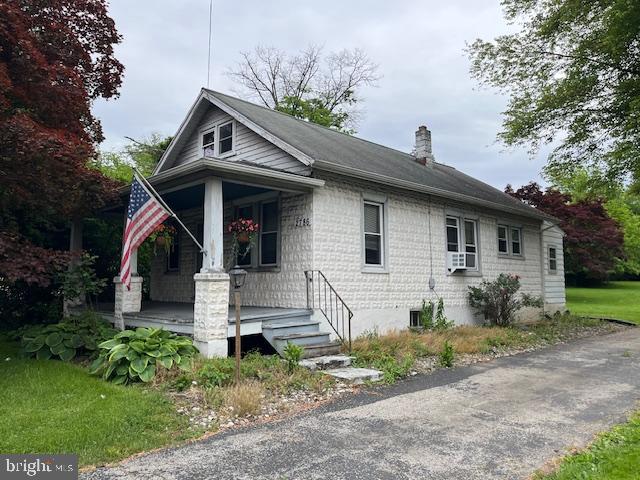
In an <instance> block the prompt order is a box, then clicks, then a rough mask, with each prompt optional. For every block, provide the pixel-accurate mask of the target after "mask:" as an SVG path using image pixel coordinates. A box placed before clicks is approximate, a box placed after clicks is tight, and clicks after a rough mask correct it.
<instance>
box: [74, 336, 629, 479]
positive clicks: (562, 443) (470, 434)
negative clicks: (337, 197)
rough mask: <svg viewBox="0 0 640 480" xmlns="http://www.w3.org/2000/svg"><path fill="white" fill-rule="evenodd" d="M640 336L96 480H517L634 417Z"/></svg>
mask: <svg viewBox="0 0 640 480" xmlns="http://www.w3.org/2000/svg"><path fill="white" fill-rule="evenodd" d="M639 372H640V328H636V329H628V330H625V331H622V332H620V333H616V334H612V335H606V336H601V337H595V338H590V339H586V340H581V341H578V342H574V343H571V344H568V345H560V346H556V347H552V348H549V349H546V350H542V351H538V352H534V353H530V354H525V355H519V356H515V357H510V358H502V359H499V360H496V361H494V362H490V363H485V364H482V365H477V366H471V367H464V368H459V369H454V370H442V371H439V372H436V373H435V374H433V375H429V376H417V377H413V378H412V379H410V380H407V381H405V382H402V383H400V384H398V385H396V386H394V387H388V388H375V389H371V390H370V391H367V392H363V393H361V394H359V395H356V396H352V397H350V398H347V399H343V400H341V401H339V402H336V403H334V404H332V405H330V406H326V407H322V408H320V409H317V410H314V411H312V412H309V413H306V414H303V415H299V416H295V417H293V418H289V419H287V420H283V421H280V422H278V423H272V424H267V425H261V426H256V427H251V428H247V429H244V430H236V431H233V432H228V433H225V434H221V435H217V436H214V437H211V438H209V439H207V440H204V441H201V442H198V443H195V444H191V445H187V446H183V447H179V448H174V449H169V450H164V451H160V452H156V453H152V454H149V455H145V456H142V457H139V458H136V459H132V460H130V461H126V462H124V463H122V464H120V465H118V466H117V467H114V468H105V469H98V470H96V471H94V472H90V473H87V474H85V475H83V476H82V478H85V479H92V480H98V479H116V478H117V479H181V480H185V479H325V478H331V479H380V478H389V479H457V478H459V479H465V480H470V479H483V480H486V479H494V478H495V479H512V478H513V479H516V478H526V477H527V476H528V475H529V474H530V473H532V472H533V471H534V470H535V469H536V468H538V467H539V466H541V465H542V464H543V463H544V462H545V461H547V460H548V459H550V458H552V457H554V456H557V455H559V454H562V453H563V452H564V451H565V448H567V447H569V446H582V445H585V444H586V443H588V442H589V441H590V439H591V438H592V436H593V435H594V434H595V433H596V432H598V431H601V430H604V429H606V428H608V427H609V426H610V425H612V424H614V423H618V422H620V421H623V420H624V419H625V413H626V412H628V411H629V410H631V409H633V408H634V407H635V406H636V405H637V404H636V402H637V401H638V400H640V373H639Z"/></svg>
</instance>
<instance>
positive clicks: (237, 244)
mask: <svg viewBox="0 0 640 480" xmlns="http://www.w3.org/2000/svg"><path fill="white" fill-rule="evenodd" d="M259 231H260V225H258V224H257V223H256V222H254V221H253V220H252V219H250V218H239V219H237V220H234V221H232V222H231V223H229V225H227V233H231V234H232V235H233V246H232V250H233V258H234V260H235V259H236V258H238V256H240V258H244V257H246V256H247V254H248V253H249V251H250V250H251V247H253V245H254V244H255V240H256V236H257V234H258V232H259Z"/></svg>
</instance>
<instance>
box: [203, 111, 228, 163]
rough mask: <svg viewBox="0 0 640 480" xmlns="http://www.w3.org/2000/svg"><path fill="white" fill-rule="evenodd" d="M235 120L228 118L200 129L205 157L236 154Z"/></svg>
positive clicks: (221, 156) (222, 156)
mask: <svg viewBox="0 0 640 480" xmlns="http://www.w3.org/2000/svg"><path fill="white" fill-rule="evenodd" d="M235 130H236V126H235V121H234V120H226V121H224V122H221V123H218V124H216V125H212V126H208V127H206V128H205V129H203V130H201V131H200V148H201V151H202V156H203V157H217V158H224V157H228V156H230V155H234V154H235Z"/></svg>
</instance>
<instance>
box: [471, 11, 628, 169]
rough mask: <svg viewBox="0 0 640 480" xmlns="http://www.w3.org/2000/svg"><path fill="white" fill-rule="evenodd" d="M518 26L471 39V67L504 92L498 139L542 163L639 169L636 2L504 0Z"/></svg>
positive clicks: (507, 13) (481, 78)
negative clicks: (545, 156)
mask: <svg viewBox="0 0 640 480" xmlns="http://www.w3.org/2000/svg"><path fill="white" fill-rule="evenodd" d="M502 5H503V8H504V13H505V16H506V19H507V20H508V21H509V22H510V23H512V24H514V25H516V26H517V27H518V30H519V31H518V32H517V33H512V34H507V35H502V36H499V37H497V38H496V39H495V40H494V41H492V42H487V41H484V40H480V39H478V40H476V41H475V42H473V43H472V44H471V45H470V46H469V49H468V50H469V54H470V57H471V60H472V65H471V73H472V75H473V76H474V77H475V78H477V79H478V80H479V81H480V82H481V83H484V84H486V85H489V86H493V87H497V88H499V89H500V90H502V91H504V92H506V93H508V94H509V95H510V102H509V105H508V107H507V110H506V112H505V114H504V122H503V130H502V132H501V133H500V134H499V137H500V138H501V139H502V140H503V141H504V142H505V143H506V144H507V145H521V144H528V145H530V146H531V147H532V150H533V151H535V150H537V149H538V147H539V146H540V145H541V144H544V143H553V144H554V145H555V146H556V148H555V150H554V152H553V154H552V156H551V158H550V164H549V165H548V169H549V170H556V171H558V170H563V169H566V168H567V167H569V168H572V167H575V166H585V165H599V166H601V167H605V169H606V171H607V173H608V174H609V175H610V176H612V177H619V176H625V175H628V174H631V175H633V176H635V177H636V178H638V176H639V175H640V50H639V47H638V38H640V2H637V1H619V0H598V1H574V0H502Z"/></svg>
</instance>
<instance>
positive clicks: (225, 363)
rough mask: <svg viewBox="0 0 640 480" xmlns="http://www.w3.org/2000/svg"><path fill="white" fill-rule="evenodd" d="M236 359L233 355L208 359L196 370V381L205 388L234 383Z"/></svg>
mask: <svg viewBox="0 0 640 480" xmlns="http://www.w3.org/2000/svg"><path fill="white" fill-rule="evenodd" d="M234 370H235V361H234V359H233V358H231V357H227V358H215V359H211V360H208V361H207V362H206V363H205V364H204V365H202V366H201V367H200V368H198V369H197V370H196V372H195V378H196V381H197V382H198V383H199V384H200V385H202V386H203V387H204V388H213V387H224V386H225V385H228V384H230V383H232V380H233V375H234Z"/></svg>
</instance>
